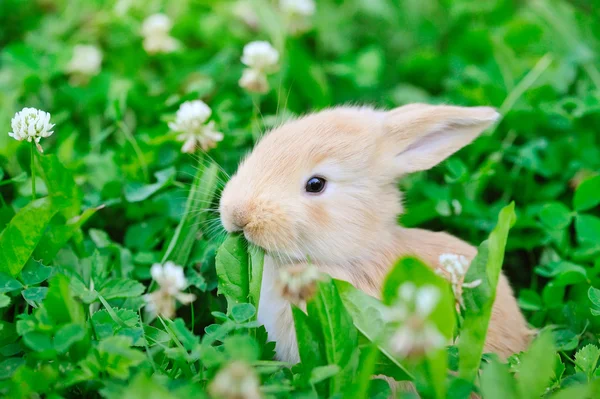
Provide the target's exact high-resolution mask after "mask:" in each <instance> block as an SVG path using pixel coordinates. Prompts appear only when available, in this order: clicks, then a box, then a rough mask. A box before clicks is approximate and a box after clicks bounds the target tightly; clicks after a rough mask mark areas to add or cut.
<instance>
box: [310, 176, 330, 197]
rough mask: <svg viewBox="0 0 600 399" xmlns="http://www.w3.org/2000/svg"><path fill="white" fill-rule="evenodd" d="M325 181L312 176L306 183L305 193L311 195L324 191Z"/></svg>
mask: <svg viewBox="0 0 600 399" xmlns="http://www.w3.org/2000/svg"><path fill="white" fill-rule="evenodd" d="M326 185H327V180H325V179H324V178H322V177H318V176H313V177H311V178H310V179H308V181H307V182H306V192H307V193H312V194H318V193H321V192H323V190H325V186H326Z"/></svg>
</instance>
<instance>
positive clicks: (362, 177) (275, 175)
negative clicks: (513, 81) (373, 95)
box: [220, 104, 530, 362]
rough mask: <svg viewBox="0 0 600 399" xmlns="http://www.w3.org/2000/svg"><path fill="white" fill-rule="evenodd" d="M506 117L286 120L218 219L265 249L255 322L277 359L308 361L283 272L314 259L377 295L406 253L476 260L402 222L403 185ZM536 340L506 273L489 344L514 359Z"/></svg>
mask: <svg viewBox="0 0 600 399" xmlns="http://www.w3.org/2000/svg"><path fill="white" fill-rule="evenodd" d="M497 117H498V113H497V112H496V111H495V110H494V109H492V108H488V107H456V106H446V105H439V106H434V105H426V104H411V105H407V106H403V107H399V108H396V109H393V110H391V111H381V110H376V109H372V108H368V107H363V108H358V107H340V108H333V109H329V110H326V111H322V112H319V113H315V114H312V115H309V116H306V117H303V118H300V119H297V120H293V121H291V122H287V123H285V124H284V125H283V126H281V127H279V128H277V129H274V130H273V131H271V132H270V133H268V134H267V135H266V136H265V137H264V138H263V139H262V140H261V141H260V142H259V143H258V144H257V146H256V147H255V149H254V151H252V153H251V154H250V155H249V156H248V157H247V159H245V160H244V161H243V162H242V164H241V165H240V167H239V169H238V171H237V173H236V174H235V176H233V178H232V179H231V180H230V181H229V183H228V184H227V185H226V187H225V189H224V190H223V194H222V197H221V203H220V211H221V221H222V223H223V226H224V227H225V229H226V230H227V231H229V232H234V231H243V232H244V235H245V236H246V238H247V239H248V240H249V241H251V242H253V243H255V244H256V245H258V246H260V247H262V248H264V249H265V251H266V253H267V256H266V257H265V269H264V276H263V282H262V288H261V297H260V304H259V309H258V318H259V321H260V322H262V323H263V324H264V325H265V327H266V329H267V331H268V334H269V338H270V339H271V340H274V341H276V344H277V345H276V351H277V357H278V358H279V359H281V360H284V361H289V362H296V361H298V360H299V358H298V350H297V346H296V337H295V331H294V326H293V320H292V316H291V312H290V307H289V306H288V304H287V303H286V302H285V301H284V300H283V299H282V298H281V297H280V296H279V295H278V292H277V290H276V289H275V287H274V284H275V281H274V279H275V276H276V274H277V269H278V268H281V267H287V266H289V265H294V264H300V263H305V262H307V259H310V262H311V263H313V264H316V265H317V266H318V267H319V268H320V270H321V271H323V272H326V273H328V274H330V275H331V276H333V277H335V278H339V279H343V280H347V281H349V282H351V283H352V284H354V285H355V286H356V287H357V288H359V289H361V290H363V291H365V292H366V293H368V294H370V295H373V296H375V297H378V296H379V295H380V289H381V284H382V281H383V279H384V277H385V276H386V274H387V272H388V270H389V269H390V267H391V265H393V264H394V263H395V261H396V260H397V259H398V258H400V257H402V256H404V255H415V256H417V257H419V258H421V259H422V260H424V261H425V262H426V263H427V264H429V265H431V266H432V267H439V264H438V262H439V256H440V255H441V254H444V253H454V254H458V255H464V256H465V257H467V258H468V259H469V260H470V259H472V258H473V257H474V256H475V254H476V249H475V248H474V247H472V246H471V245H469V244H467V243H465V242H463V241H461V240H460V239H458V238H455V237H453V236H451V235H448V234H446V233H436V232H431V231H426V230H422V229H409V228H404V227H401V226H399V225H398V224H397V218H398V215H399V214H401V213H402V212H403V207H402V195H401V193H400V192H399V190H398V188H397V182H398V179H400V178H401V177H402V176H404V175H406V174H408V173H411V172H416V171H421V170H426V169H429V168H431V167H433V166H435V165H437V164H438V163H439V162H441V161H443V160H444V159H446V158H447V157H448V156H450V155H452V154H453V153H454V152H456V151H457V150H459V149H460V148H462V147H464V146H466V145H467V144H469V143H470V142H471V141H473V140H474V139H475V138H476V137H477V136H478V135H479V134H480V133H481V132H482V131H483V130H485V129H486V128H487V127H489V126H490V125H491V124H492V123H493V122H494V121H495V120H496V119H497ZM529 337H530V332H529V330H528V328H527V325H526V322H525V319H524V318H523V316H522V314H521V312H520V311H519V308H518V306H517V303H516V300H515V298H514V296H513V293H512V290H511V288H510V286H509V284H508V281H507V279H506V278H505V277H504V275H502V276H501V277H500V282H499V286H498V291H497V298H496V302H495V304H494V309H493V313H492V319H491V322H490V327H489V332H488V335H487V340H486V347H485V349H486V351H489V352H495V353H497V354H498V355H500V356H501V357H503V358H505V357H507V356H509V355H511V354H512V353H515V352H519V351H522V350H524V349H525V348H526V346H527V344H528V342H529Z"/></svg>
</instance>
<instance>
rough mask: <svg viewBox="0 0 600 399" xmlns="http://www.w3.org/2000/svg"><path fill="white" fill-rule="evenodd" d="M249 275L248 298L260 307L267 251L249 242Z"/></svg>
mask: <svg viewBox="0 0 600 399" xmlns="http://www.w3.org/2000/svg"><path fill="white" fill-rule="evenodd" d="M248 255H249V258H248V260H249V262H250V264H249V268H250V270H249V275H248V278H249V279H250V282H249V283H248V300H249V302H250V303H251V304H253V305H254V306H255V307H257V308H258V303H259V301H260V288H261V285H262V275H263V267H264V263H265V253H264V251H263V250H262V248H259V247H257V246H256V245H253V244H249V246H248Z"/></svg>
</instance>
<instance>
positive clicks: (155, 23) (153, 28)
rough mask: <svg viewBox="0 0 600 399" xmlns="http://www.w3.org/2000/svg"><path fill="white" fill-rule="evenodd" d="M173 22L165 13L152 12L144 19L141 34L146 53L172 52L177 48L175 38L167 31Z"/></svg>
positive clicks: (177, 43) (177, 44) (169, 30)
mask: <svg viewBox="0 0 600 399" xmlns="http://www.w3.org/2000/svg"><path fill="white" fill-rule="evenodd" d="M172 27H173V23H172V22H171V19H169V17H168V16H166V15H165V14H154V15H151V16H149V17H148V18H146V19H145V20H144V23H143V24H142V36H143V37H144V43H143V45H144V50H146V52H147V53H148V54H157V53H172V52H173V51H175V50H177V49H178V48H179V42H178V41H177V39H175V38H173V37H171V36H170V35H169V33H170V32H171V28H172Z"/></svg>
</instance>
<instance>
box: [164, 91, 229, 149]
mask: <svg viewBox="0 0 600 399" xmlns="http://www.w3.org/2000/svg"><path fill="white" fill-rule="evenodd" d="M211 114H212V111H211V109H210V108H209V107H208V105H206V104H205V103H204V102H203V101H201V100H194V101H186V102H184V103H183V104H181V106H180V107H179V110H178V111H177V114H176V115H175V121H174V122H170V123H169V128H170V129H171V130H173V131H175V132H179V133H180V134H179V135H178V136H177V140H178V141H183V147H182V148H181V151H182V152H187V153H191V152H194V151H195V150H196V148H197V147H200V148H202V149H203V150H204V151H206V150H209V149H211V148H214V147H215V146H216V145H217V142H219V141H221V140H223V133H221V132H218V131H216V130H215V123H214V122H212V121H211V122H208V123H206V121H207V120H208V118H210V115H211Z"/></svg>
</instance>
